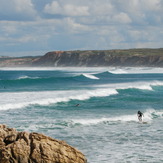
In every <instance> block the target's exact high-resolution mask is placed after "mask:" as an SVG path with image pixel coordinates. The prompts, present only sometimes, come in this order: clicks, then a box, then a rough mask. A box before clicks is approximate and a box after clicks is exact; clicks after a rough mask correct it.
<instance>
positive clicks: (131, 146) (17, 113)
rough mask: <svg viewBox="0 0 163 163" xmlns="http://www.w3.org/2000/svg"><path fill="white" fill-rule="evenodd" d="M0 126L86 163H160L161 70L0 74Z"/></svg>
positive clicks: (162, 152)
mask: <svg viewBox="0 0 163 163" xmlns="http://www.w3.org/2000/svg"><path fill="white" fill-rule="evenodd" d="M138 110H140V111H141V112H143V114H144V116H143V121H144V122H147V123H146V124H144V123H140V122H139V121H138V118H137V111H138ZM0 124H6V125H7V126H8V127H11V128H16V129H17V130H18V131H27V132H38V133H43V134H45V135H47V136H50V137H53V138H55V139H59V140H64V141H66V142H67V143H68V144H70V145H71V146H73V147H75V148H77V149H78V150H80V151H81V152H82V153H83V154H84V155H85V156H86V158H87V159H88V163H162V162H163V126H162V124H163V68H151V67H144V68H143V67H141V68H136V67H135V68H131V67H123V68H122V67H97V68H96V67H94V68H91V67H87V68H84V67H83V68H82V67H81V68H76V67H75V68H73V67H66V68H59V67H58V68H0Z"/></svg>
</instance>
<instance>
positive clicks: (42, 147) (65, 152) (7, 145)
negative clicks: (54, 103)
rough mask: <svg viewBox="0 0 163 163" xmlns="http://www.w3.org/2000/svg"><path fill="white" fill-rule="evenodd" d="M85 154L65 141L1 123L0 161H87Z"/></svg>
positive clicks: (23, 162)
mask: <svg viewBox="0 0 163 163" xmlns="http://www.w3.org/2000/svg"><path fill="white" fill-rule="evenodd" d="M86 162H87V161H86V158H85V156H84V155H83V154H82V153H81V152H80V151H78V150H77V149H75V148H73V147H71V146H70V145H68V144H66V143H65V142H64V141H59V140H56V139H52V138H50V137H47V136H45V135H43V134H38V133H27V132H18V131H16V130H15V129H12V128H7V127H6V126H5V125H0V163H86Z"/></svg>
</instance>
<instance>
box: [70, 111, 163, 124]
mask: <svg viewBox="0 0 163 163" xmlns="http://www.w3.org/2000/svg"><path fill="white" fill-rule="evenodd" d="M158 117H163V112H162V111H156V110H154V109H147V110H146V111H145V112H144V117H143V121H145V122H148V123H151V121H152V120H153V119H154V118H158ZM119 122H121V123H123V122H138V118H137V114H133V115H122V116H115V117H108V118H106V117H105V118H104V117H103V118H98V119H72V123H74V124H81V125H96V124H99V123H104V124H106V123H107V124H109V123H110V124H112V123H119Z"/></svg>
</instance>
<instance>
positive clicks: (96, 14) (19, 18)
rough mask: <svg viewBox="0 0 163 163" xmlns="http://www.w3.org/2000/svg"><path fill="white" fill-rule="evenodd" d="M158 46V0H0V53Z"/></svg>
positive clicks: (161, 11)
mask: <svg viewBox="0 0 163 163" xmlns="http://www.w3.org/2000/svg"><path fill="white" fill-rule="evenodd" d="M162 47H163V0H0V56H35V55H36V56H37V55H44V54H45V53H46V52H48V51H58V50H61V51H64V50H66V51H67V50H110V49H129V48H162Z"/></svg>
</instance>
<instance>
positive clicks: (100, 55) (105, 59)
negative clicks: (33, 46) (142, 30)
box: [33, 48, 163, 67]
mask: <svg viewBox="0 0 163 163" xmlns="http://www.w3.org/2000/svg"><path fill="white" fill-rule="evenodd" d="M33 65H35V66H90V67H91V66H93V67H94V66H146V67H147V66H154V67H163V48H161V49H128V50H101V51H100V50H99V51H97V50H96V51H54V52H48V53H46V54H45V55H44V56H43V57H40V58H39V59H38V60H36V61H35V62H33Z"/></svg>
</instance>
